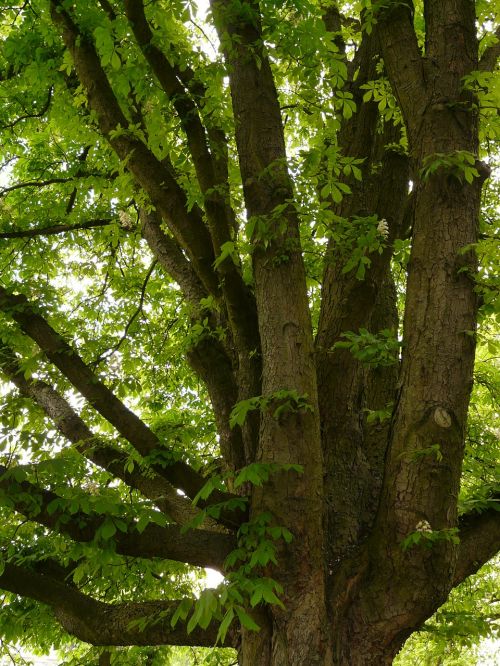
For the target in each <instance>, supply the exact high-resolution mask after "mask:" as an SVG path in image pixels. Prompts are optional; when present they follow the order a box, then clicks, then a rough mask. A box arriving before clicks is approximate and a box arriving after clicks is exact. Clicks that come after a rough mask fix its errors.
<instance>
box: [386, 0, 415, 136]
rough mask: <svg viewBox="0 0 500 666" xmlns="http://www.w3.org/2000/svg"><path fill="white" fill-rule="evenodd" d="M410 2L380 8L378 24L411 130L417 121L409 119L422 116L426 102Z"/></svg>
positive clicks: (407, 123)
mask: <svg viewBox="0 0 500 666" xmlns="http://www.w3.org/2000/svg"><path fill="white" fill-rule="evenodd" d="M411 5H412V3H411V2H410V1H409V0H408V1H407V2H394V3H392V5H391V6H389V8H387V9H381V10H380V16H379V17H378V19H379V22H378V25H377V30H378V34H379V37H380V46H381V50H382V56H383V58H384V63H385V66H386V68H387V72H388V74H389V80H390V82H391V85H392V87H393V89H394V94H395V95H396V98H397V100H398V102H399V106H400V108H401V111H402V113H403V116H404V119H405V123H406V126H407V128H408V130H409V131H410V132H411V131H413V127H414V126H415V122H409V120H410V118H411V119H413V118H419V117H421V116H422V114H423V113H424V110H425V107H426V104H427V99H426V81H425V74H424V61H423V58H422V55H421V52H420V48H419V45H418V41H417V36H416V34H415V29H414V27H413V14H412V8H411Z"/></svg>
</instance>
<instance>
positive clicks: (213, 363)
mask: <svg viewBox="0 0 500 666" xmlns="http://www.w3.org/2000/svg"><path fill="white" fill-rule="evenodd" d="M141 227H142V235H143V236H144V238H145V239H146V240H147V242H148V244H149V247H150V248H151V250H152V252H153V253H154V254H155V256H156V257H157V258H158V262H159V263H160V265H161V266H162V267H163V268H164V269H165V270H166V271H167V273H169V274H170V275H171V276H172V277H173V278H174V279H175V280H176V282H177V283H178V284H179V286H180V287H181V289H182V291H183V293H184V295H185V297H186V299H187V300H188V301H189V303H190V304H191V306H192V308H193V312H194V313H195V314H196V317H200V318H205V317H206V318H208V320H209V323H210V324H212V323H213V324H214V325H213V326H211V327H212V329H213V330H214V335H213V336H206V337H204V338H202V339H201V340H198V341H196V342H195V343H194V344H193V346H192V347H191V348H190V349H189V351H188V353H187V359H188V362H189V364H190V365H191V367H192V368H193V370H194V371H195V372H196V373H197V374H198V376H199V377H200V378H201V379H202V381H204V382H205V385H206V387H207V390H208V393H209V395H210V400H211V403H212V407H213V410H214V415H215V420H216V423H217V431H218V433H219V436H220V447H221V452H222V455H223V457H224V460H225V461H226V462H228V463H229V464H230V465H231V466H233V467H235V468H236V469H238V468H240V467H243V466H244V465H245V464H246V462H247V461H246V460H245V455H244V451H243V443H242V438H241V430H240V428H239V427H236V428H230V427H229V415H230V413H231V410H232V408H233V406H234V405H235V404H236V402H237V401H238V399H239V398H238V389H237V386H236V382H235V378H234V373H233V367H232V361H231V358H230V356H229V354H228V352H227V350H226V349H225V348H224V344H223V342H221V341H219V340H218V339H217V336H216V334H215V328H216V325H217V322H212V321H211V320H212V319H214V317H213V316H212V315H210V314H209V313H207V311H206V310H202V308H201V305H200V301H201V299H202V298H206V292H204V290H203V285H202V284H201V283H200V281H199V280H198V278H197V277H196V274H195V273H194V271H193V269H192V267H191V265H190V263H189V261H188V260H187V259H186V257H185V256H184V254H183V253H182V250H181V248H180V247H179V245H178V244H177V243H176V242H175V240H174V239H173V238H170V237H169V236H167V235H166V234H165V233H164V232H163V230H162V229H161V226H160V221H159V220H158V217H157V214H156V213H155V212H147V211H145V210H141ZM207 314H208V317H207Z"/></svg>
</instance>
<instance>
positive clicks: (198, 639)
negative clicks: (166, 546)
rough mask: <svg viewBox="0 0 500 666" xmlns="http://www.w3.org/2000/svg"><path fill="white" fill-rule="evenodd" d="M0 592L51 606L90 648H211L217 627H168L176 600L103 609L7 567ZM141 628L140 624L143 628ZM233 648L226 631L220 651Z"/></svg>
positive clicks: (54, 582) (49, 580)
mask: <svg viewBox="0 0 500 666" xmlns="http://www.w3.org/2000/svg"><path fill="white" fill-rule="evenodd" d="M0 587H1V588H2V589H4V590H7V591H9V592H12V593H13V594H19V595H21V596H25V597H29V598H31V599H35V600H36V601H39V602H41V603H44V604H48V605H49V606H51V607H52V609H53V612H54V615H55V617H56V619H57V620H58V621H59V622H60V624H61V625H62V626H63V628H64V629H65V630H66V631H67V632H68V633H69V634H71V635H73V636H76V637H77V638H79V639H80V640H82V641H85V642H86V643H90V644H92V645H199V646H205V647H213V646H214V645H215V643H216V639H217V631H218V626H217V624H216V623H214V622H212V623H211V624H210V625H209V626H208V627H207V629H201V628H200V627H199V626H197V627H196V628H195V629H194V630H193V631H192V632H191V633H189V634H188V633H187V630H186V625H185V624H184V623H183V622H179V623H177V624H176V626H175V628H172V625H171V618H172V616H173V614H174V612H175V610H176V609H177V607H178V605H179V603H180V601H172V600H169V601H143V602H138V603H136V602H126V603H118V604H106V603H103V602H102V601H97V600H95V599H93V598H92V597H90V596H88V595H86V594H82V593H81V592H79V591H78V590H76V589H74V588H73V587H71V586H69V585H67V584H64V583H62V582H61V581H60V580H58V579H57V578H55V577H53V576H50V575H47V574H38V573H35V572H33V571H30V570H29V569H27V568H26V567H20V566H18V565H15V564H10V563H7V564H6V565H5V569H4V571H3V573H2V574H1V575H0ZM142 623H144V624H145V626H144V628H143V627H142ZM235 644H236V631H232V632H229V633H228V635H227V637H226V641H225V643H224V646H225V647H232V646H234V645H235Z"/></svg>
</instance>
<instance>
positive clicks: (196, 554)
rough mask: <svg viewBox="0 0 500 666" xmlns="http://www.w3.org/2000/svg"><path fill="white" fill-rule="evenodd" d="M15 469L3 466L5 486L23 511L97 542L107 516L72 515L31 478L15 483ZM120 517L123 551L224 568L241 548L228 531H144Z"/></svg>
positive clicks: (152, 527) (118, 539)
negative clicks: (125, 528) (227, 560)
mask: <svg viewBox="0 0 500 666" xmlns="http://www.w3.org/2000/svg"><path fill="white" fill-rule="evenodd" d="M10 471H11V470H9V469H7V468H6V467H4V466H3V465H0V490H2V491H3V492H4V493H5V494H6V495H7V496H8V498H9V499H10V500H11V501H12V503H13V508H14V509H15V510H16V511H17V512H18V513H21V514H23V515H24V516H26V517H27V518H28V519H29V520H33V521H35V522H37V523H40V524H41V525H44V526H45V527H48V528H49V529H51V530H55V531H56V532H59V533H60V534H65V535H66V536H68V537H70V538H71V539H73V540H74V541H79V542H84V543H86V542H90V541H94V539H95V538H96V535H97V533H98V531H99V528H100V527H101V526H102V525H103V523H104V522H105V521H106V520H107V519H108V517H107V516H105V515H99V514H97V513H94V512H90V513H84V512H83V511H77V512H76V513H71V514H69V513H67V512H66V511H64V505H65V500H64V498H62V497H60V496H59V495H57V494H56V493H54V492H52V491H49V490H45V489H44V488H40V487H38V486H36V485H35V484H33V483H30V482H28V481H21V482H16V481H15V480H14V479H13V478H10V474H9V472H10ZM53 503H55V504H53ZM51 505H52V506H51ZM55 507H56V508H55ZM111 520H113V517H111ZM120 520H121V521H122V522H126V523H127V531H126V532H122V531H121V530H120V531H117V532H116V533H115V535H114V536H113V541H114V543H115V548H116V552H117V553H118V554H119V555H128V556H130V557H140V558H145V559H150V558H161V559H168V560H177V561H179V562H185V563H186V564H192V565H194V566H199V567H212V568H214V569H218V570H219V571H221V570H222V568H223V564H224V560H225V559H226V557H227V556H228V555H229V553H230V552H231V551H232V550H234V549H235V548H236V540H235V538H234V536H233V535H229V534H223V533H220V532H219V533H217V532H210V531H208V530H199V529H197V530H188V531H187V532H186V533H183V532H182V530H181V528H180V527H178V526H177V525H166V526H165V527H161V526H159V525H156V524H154V523H150V524H148V525H146V527H145V528H144V530H142V531H141V532H139V531H138V530H137V523H135V522H133V521H130V520H125V521H124V520H123V519H122V518H120Z"/></svg>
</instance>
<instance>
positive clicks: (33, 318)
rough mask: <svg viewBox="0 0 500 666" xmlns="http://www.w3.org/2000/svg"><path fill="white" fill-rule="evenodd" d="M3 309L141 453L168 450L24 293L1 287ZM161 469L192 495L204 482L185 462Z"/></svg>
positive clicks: (0, 305)
mask: <svg viewBox="0 0 500 666" xmlns="http://www.w3.org/2000/svg"><path fill="white" fill-rule="evenodd" d="M0 309H1V310H3V311H4V312H5V313H6V314H7V315H8V316H10V317H12V319H14V320H15V321H16V322H17V323H18V324H19V326H20V327H21V329H22V330H23V331H24V332H25V333H26V334H27V335H29V336H30V337H31V338H32V339H33V340H34V341H35V342H36V343H37V344H38V346H39V347H40V348H41V349H42V351H43V352H44V353H45V355H46V356H47V358H48V359H49V360H50V361H51V362H52V363H53V364H54V365H55V366H56V367H57V368H58V369H59V370H60V371H61V372H62V373H63V375H64V376H65V377H66V378H67V379H68V380H69V381H70V382H71V383H72V384H73V386H74V387H75V388H76V389H77V390H78V391H79V392H80V393H81V394H82V396H84V397H85V398H86V399H87V400H88V402H89V403H90V404H91V405H92V406H93V407H94V409H96V410H97V411H98V412H99V413H100V414H101V416H103V417H104V418H105V419H106V420H107V421H108V422H109V423H111V424H112V425H113V426H114V427H115V428H116V430H117V431H118V432H119V433H120V434H121V435H122V436H123V437H125V439H127V440H128V441H129V442H130V443H131V444H132V445H133V446H134V448H135V449H136V450H137V451H138V452H139V453H140V454H141V455H142V456H148V455H149V454H151V453H153V452H154V451H159V450H163V451H165V449H166V447H165V446H164V444H163V443H162V442H160V440H159V439H158V437H157V436H156V435H155V434H154V433H153V432H152V431H151V430H150V429H149V428H148V426H147V425H146V424H145V423H144V422H143V421H141V419H140V418H139V417H138V416H137V415H136V414H134V413H133V412H131V411H130V410H129V409H128V408H127V407H126V406H125V405H124V404H123V403H122V402H121V401H120V400H119V399H118V398H117V397H116V396H115V394H114V393H113V392H112V391H111V390H110V389H109V388H108V387H107V386H106V385H105V384H103V383H102V382H101V380H100V379H99V378H98V377H97V376H96V375H95V374H94V373H93V372H92V370H91V369H90V368H89V367H88V366H87V365H86V364H85V363H84V362H83V360H82V359H81V357H80V356H79V355H78V354H77V352H76V350H75V349H74V348H73V347H71V346H70V345H69V344H68V343H67V342H66V341H65V340H64V338H63V337H62V336H61V335H59V333H57V332H56V331H55V330H54V329H53V328H52V327H51V326H50V325H49V324H48V322H47V321H46V320H45V319H44V318H43V317H42V316H41V315H40V314H38V313H37V312H35V310H34V309H33V308H32V307H31V305H30V304H29V303H28V300H27V298H26V297H25V296H22V295H13V294H11V293H9V292H8V291H7V290H6V289H4V288H3V287H0ZM171 453H172V456H174V455H175V454H174V452H171ZM161 473H162V474H163V475H164V476H165V478H166V479H167V480H168V481H170V482H171V483H172V484H174V485H176V486H177V487H179V488H181V489H182V490H183V491H184V492H185V493H186V494H187V495H188V496H190V497H194V496H195V495H196V493H197V492H198V491H199V490H200V489H201V487H202V486H203V485H204V483H205V481H204V479H203V477H201V476H200V475H199V474H198V473H197V472H195V471H194V470H193V469H192V468H191V467H190V466H189V465H187V464H186V463H183V462H172V463H171V464H170V465H167V466H166V467H165V468H164V469H163V470H162V472H161Z"/></svg>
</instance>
